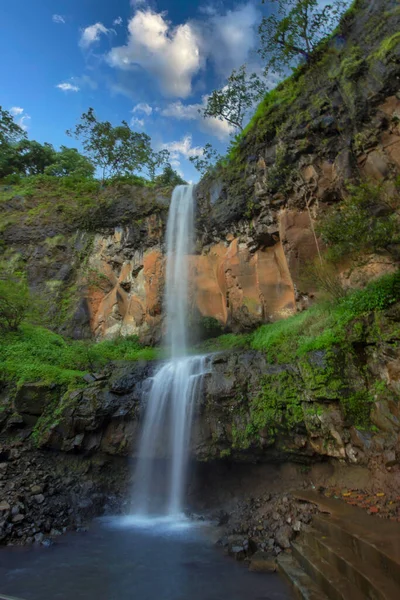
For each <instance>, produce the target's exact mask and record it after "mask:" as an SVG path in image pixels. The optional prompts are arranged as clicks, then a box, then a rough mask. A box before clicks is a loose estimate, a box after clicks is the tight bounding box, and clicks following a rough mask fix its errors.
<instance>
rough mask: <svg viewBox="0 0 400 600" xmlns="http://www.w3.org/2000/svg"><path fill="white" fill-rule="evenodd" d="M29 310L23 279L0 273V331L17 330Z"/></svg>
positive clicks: (26, 290) (27, 291)
mask: <svg viewBox="0 0 400 600" xmlns="http://www.w3.org/2000/svg"><path fill="white" fill-rule="evenodd" d="M28 310H29V289H28V286H27V284H26V283H25V282H24V281H21V280H19V279H18V278H15V277H13V276H12V275H10V274H8V273H6V272H4V271H3V272H2V273H0V331H2V332H3V333H6V332H9V331H17V330H18V328H19V326H20V325H21V323H22V321H23V320H24V318H25V317H26V315H27V313H28Z"/></svg>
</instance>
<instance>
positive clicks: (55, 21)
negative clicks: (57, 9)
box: [51, 15, 65, 23]
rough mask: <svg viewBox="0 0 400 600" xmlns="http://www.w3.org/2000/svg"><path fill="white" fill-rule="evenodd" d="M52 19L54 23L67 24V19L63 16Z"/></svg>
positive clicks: (54, 16)
mask: <svg viewBox="0 0 400 600" xmlns="http://www.w3.org/2000/svg"><path fill="white" fill-rule="evenodd" d="M51 18H52V20H53V23H65V17H64V16H63V15H53V16H52V17H51Z"/></svg>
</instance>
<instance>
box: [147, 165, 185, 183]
mask: <svg viewBox="0 0 400 600" xmlns="http://www.w3.org/2000/svg"><path fill="white" fill-rule="evenodd" d="M155 183H156V185H158V186H160V187H175V186H177V185H185V184H186V181H185V180H184V179H182V177H181V176H180V175H179V173H177V172H176V171H175V170H174V169H173V168H172V166H171V165H170V164H169V163H167V164H166V166H165V167H164V170H163V172H162V174H161V175H158V176H157V177H156V178H155Z"/></svg>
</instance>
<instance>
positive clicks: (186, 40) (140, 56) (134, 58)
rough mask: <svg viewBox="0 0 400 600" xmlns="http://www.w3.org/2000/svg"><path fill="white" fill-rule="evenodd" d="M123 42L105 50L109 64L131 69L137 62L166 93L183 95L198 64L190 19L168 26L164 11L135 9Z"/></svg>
mask: <svg viewBox="0 0 400 600" xmlns="http://www.w3.org/2000/svg"><path fill="white" fill-rule="evenodd" d="M128 31H129V35H128V40H127V43H126V44H125V45H124V46H119V47H116V48H113V49H112V50H111V52H110V53H109V54H108V62H109V64H110V65H111V66H113V67H117V68H120V69H132V68H133V67H135V66H137V65H139V66H140V67H142V68H143V69H145V70H146V71H148V72H149V73H150V74H151V75H152V76H153V77H154V78H155V79H156V80H157V81H158V83H159V85H160V87H161V90H162V91H163V92H164V93H165V94H166V95H167V96H176V97H181V98H186V97H187V96H188V95H189V94H190V93H191V89H192V77H193V76H194V75H195V74H196V73H197V72H198V71H199V69H200V68H201V66H202V58H201V56H200V50H199V39H198V36H197V34H196V32H195V30H194V28H193V27H192V25H191V24H190V23H185V24H183V25H178V26H177V27H172V25H171V23H170V22H169V21H167V20H166V18H165V14H163V13H155V12H153V11H152V10H151V9H145V10H138V11H137V12H136V13H135V14H134V16H133V17H132V18H131V19H130V21H129V24H128Z"/></svg>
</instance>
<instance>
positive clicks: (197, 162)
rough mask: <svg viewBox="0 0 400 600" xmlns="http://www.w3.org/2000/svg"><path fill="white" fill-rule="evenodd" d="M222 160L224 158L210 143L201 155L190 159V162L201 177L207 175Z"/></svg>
mask: <svg viewBox="0 0 400 600" xmlns="http://www.w3.org/2000/svg"><path fill="white" fill-rule="evenodd" d="M221 159H222V156H221V155H220V154H218V152H217V150H215V148H213V147H212V145H211V144H208V143H207V144H206V145H205V146H204V148H203V150H202V153H201V154H199V155H197V156H190V157H189V160H190V162H191V163H192V164H193V165H194V167H195V168H196V169H197V170H198V171H199V173H201V175H205V174H206V173H207V172H208V171H210V169H211V168H212V167H213V166H214V165H215V163H217V162H218V161H219V160H221Z"/></svg>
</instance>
